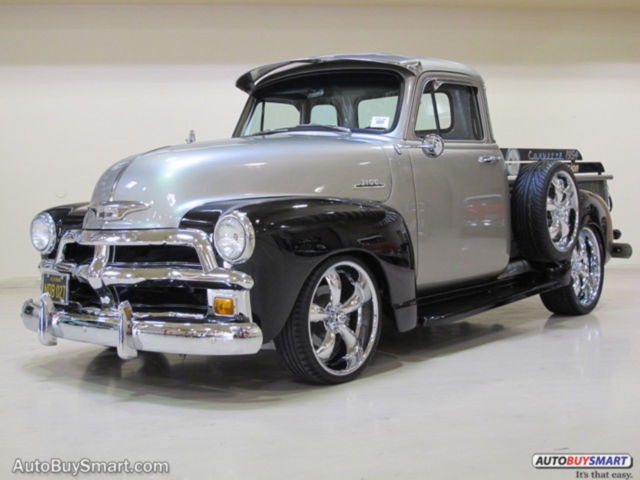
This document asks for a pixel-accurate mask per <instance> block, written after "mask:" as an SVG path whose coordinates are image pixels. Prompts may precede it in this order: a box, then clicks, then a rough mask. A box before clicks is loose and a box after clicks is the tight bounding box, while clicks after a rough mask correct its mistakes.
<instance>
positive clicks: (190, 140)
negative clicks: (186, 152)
mask: <svg viewBox="0 0 640 480" xmlns="http://www.w3.org/2000/svg"><path fill="white" fill-rule="evenodd" d="M184 141H185V143H194V142H195V141H196V132H194V131H193V130H189V136H188V137H187V138H185V139H184Z"/></svg>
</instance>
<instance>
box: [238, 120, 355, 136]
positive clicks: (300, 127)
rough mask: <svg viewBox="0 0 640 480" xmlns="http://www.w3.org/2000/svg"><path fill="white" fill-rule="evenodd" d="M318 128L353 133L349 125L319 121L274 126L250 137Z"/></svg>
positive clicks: (310, 130)
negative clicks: (320, 122)
mask: <svg viewBox="0 0 640 480" xmlns="http://www.w3.org/2000/svg"><path fill="white" fill-rule="evenodd" d="M318 130H324V131H328V132H340V133H351V129H350V128H348V127H340V126H338V125H321V124H319V123H303V124H302V125H296V126H295V127H286V128H274V129H273V130H264V131H262V132H258V133H252V134H251V135H249V136H250V137H255V136H259V135H273V134H274V133H287V132H314V131H318Z"/></svg>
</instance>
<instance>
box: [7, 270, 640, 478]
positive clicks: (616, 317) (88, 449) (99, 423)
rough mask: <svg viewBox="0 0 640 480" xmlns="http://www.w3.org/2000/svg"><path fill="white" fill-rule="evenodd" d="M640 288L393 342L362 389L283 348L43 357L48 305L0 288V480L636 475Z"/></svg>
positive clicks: (65, 352)
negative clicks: (121, 471)
mask: <svg viewBox="0 0 640 480" xmlns="http://www.w3.org/2000/svg"><path fill="white" fill-rule="evenodd" d="M638 287H640V269H632V268H620V267H618V268H617V269H616V268H613V269H610V270H609V271H608V278H607V279H606V283H605V291H604V294H603V298H602V300H601V303H600V305H599V307H598V308H597V309H596V311H595V313H593V314H591V315H588V316H585V317H579V318H563V317H553V316H549V314H548V313H547V311H546V310H545V309H544V307H543V306H542V304H541V302H540V301H539V299H538V298H537V297H535V298H531V299H528V300H525V301H522V302H519V303H516V304H513V305H510V306H507V307H503V308H501V309H498V310H494V311H490V312H488V313H485V314H483V315H480V316H476V317H472V318H470V319H469V321H468V323H466V324H459V325H448V326H444V327H438V328H434V329H432V330H427V329H422V330H418V331H414V332H411V333H408V334H403V335H393V336H391V337H389V338H385V339H383V341H382V343H381V347H380V352H379V353H378V355H377V357H376V358H375V361H374V362H373V363H372V365H371V366H370V368H369V369H368V371H367V373H366V375H365V376H364V377H362V378H361V379H359V380H357V381H355V382H353V383H350V384H347V385H341V386H336V387H311V386H307V385H303V384H300V383H296V382H295V381H292V379H291V378H290V376H289V374H288V373H287V372H286V371H285V370H284V367H283V366H282V365H281V364H280V361H279V359H278V357H277V355H276V353H275V352H274V351H273V350H263V351H262V352H261V353H260V354H258V355H256V356H250V357H242V358H232V357H228V358H204V357H187V358H181V357H179V356H174V355H168V356H165V355H159V354H143V355H142V356H141V358H138V359H136V360H131V361H128V362H121V361H120V360H119V359H118V358H117V356H116V355H115V353H113V352H111V351H107V350H105V349H104V348H101V347H98V346H91V345H83V344H77V343H72V342H66V341H60V342H59V345H58V346H57V347H43V346H41V345H40V344H39V343H38V341H37V339H36V337H35V335H33V334H32V333H30V332H28V331H27V330H25V329H24V328H23V326H22V322H21V321H20V319H19V315H18V311H19V308H20V305H21V303H22V301H23V300H24V299H25V298H27V297H29V296H33V295H36V294H37V292H36V291H34V289H33V288H13V289H3V290H1V291H0V312H1V315H2V318H1V320H0V321H1V322H2V325H3V326H4V331H3V334H4V335H3V342H2V350H1V355H0V379H1V382H0V416H1V422H2V423H1V425H2V433H1V436H0V472H4V473H2V474H1V475H0V477H2V478H8V473H7V472H9V471H10V470H11V467H12V466H13V464H14V461H15V459H16V458H17V457H19V458H21V459H23V460H33V459H35V458H40V459H48V458H52V457H58V458H61V459H64V460H78V459H80V458H83V457H88V458H90V459H92V460H121V459H125V458H126V459H129V460H131V461H137V460H166V461H169V462H170V464H171V475H169V477H170V478H189V479H191V478H194V479H204V478H212V479H243V480H244V479H253V478H255V479H271V478H274V479H275V478H278V479H301V478H304V479H315V478H322V479H327V478H331V479H340V480H342V479H391V478H402V479H418V478H419V479H433V478H438V479H443V478H451V479H463V478H482V479H484V478H486V479H523V478H536V479H548V478H551V479H553V478H564V479H569V478H576V472H575V471H558V470H546V471H541V470H535V469H534V468H533V467H532V466H531V456H532V454H534V453H538V452H577V453H585V452H588V453H593V452H616V453H618V452H622V453H630V454H631V455H633V456H634V457H635V459H636V463H637V462H640V377H639V375H640V373H639V367H640V318H639V312H640V294H639V292H638ZM626 472H629V471H628V470H627V471H626ZM630 472H631V473H633V477H634V478H640V469H639V468H638V467H634V468H633V469H632V470H631V471H630ZM116 477H117V476H116ZM91 478H98V477H96V476H92V477H91ZM109 478H114V476H110V477H109ZM156 478H167V476H166V475H165V476H158V477H156Z"/></svg>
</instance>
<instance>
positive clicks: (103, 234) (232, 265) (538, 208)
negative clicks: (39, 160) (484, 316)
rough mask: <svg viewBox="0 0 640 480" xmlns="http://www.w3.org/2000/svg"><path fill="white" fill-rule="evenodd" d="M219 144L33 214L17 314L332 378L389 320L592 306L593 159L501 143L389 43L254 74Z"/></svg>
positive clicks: (124, 347)
mask: <svg viewBox="0 0 640 480" xmlns="http://www.w3.org/2000/svg"><path fill="white" fill-rule="evenodd" d="M236 86H237V87H239V88H240V89H242V90H243V91H245V92H246V93H247V94H248V100H247V102H246V105H245V107H244V110H243V111H242V114H241V115H240V119H239V121H238V123H237V127H236V129H235V131H234V132H233V137H232V138H231V139H228V140H223V141H205V142H195V141H193V140H194V138H193V136H191V138H190V139H188V140H187V144H182V145H176V146H168V147H163V148H159V149H156V150H151V151H149V152H146V153H142V154H138V155H133V156H131V157H129V158H127V159H125V160H122V161H120V162H118V163H116V164H114V165H113V166H112V167H111V168H109V169H108V170H107V171H106V172H105V173H104V174H103V175H102V177H101V178H100V179H99V180H98V183H97V185H96V186H95V190H94V192H93V196H92V198H91V201H90V202H88V203H84V204H73V205H64V206H58V207H54V208H51V209H48V210H46V211H44V212H41V213H39V214H38V215H37V216H36V217H35V219H34V220H33V221H32V223H31V238H32V243H33V245H34V247H35V248H36V249H37V250H38V251H39V252H40V254H41V257H42V260H41V263H40V267H39V268H40V272H41V278H42V294H41V295H40V296H39V297H38V298H37V299H35V300H28V301H27V302H25V304H24V305H23V308H22V318H23V321H24V323H25V326H26V327H27V328H28V329H30V330H32V331H35V332H37V335H38V337H39V340H40V341H41V342H42V343H43V344H45V345H53V344H56V342H57V339H59V338H63V339H69V340H75V341H80V342H88V343H92V344H99V345H104V346H108V347H112V348H114V349H116V351H117V354H118V355H119V357H121V358H122V359H128V358H133V357H135V356H136V355H137V353H138V351H151V352H164V353H174V354H195V355H241V354H254V353H256V352H258V351H259V350H260V349H261V348H262V346H263V345H264V344H265V343H268V342H271V341H273V342H274V344H275V348H276V350H277V351H278V352H279V353H280V355H281V357H282V359H283V360H284V363H285V364H286V365H287V366H288V367H289V369H290V370H291V372H292V373H293V374H294V375H295V376H297V377H298V378H300V379H302V380H303V381H307V382H314V383H324V384H331V383H339V382H345V381H348V380H351V379H353V378H354V377H356V376H357V375H359V374H360V373H361V372H362V371H363V369H364V368H365V367H366V366H367V364H368V363H369V362H370V361H371V359H372V358H373V356H374V352H375V350H376V347H377V345H378V341H379V338H380V335H381V331H382V324H383V322H389V323H390V324H391V325H393V326H394V327H395V328H396V329H397V330H398V331H401V332H405V331H409V330H411V329H414V328H416V327H419V326H423V325H425V326H430V325H435V324H438V323H441V322H446V321H454V320H458V319H461V318H464V317H466V316H469V315H472V314H475V313H478V312H481V311H484V310H487V309H489V308H493V307H498V306H501V305H505V304H507V303H509V302H513V301H516V300H520V299H523V298H526V297H528V296H531V295H540V296H541V297H542V301H543V303H544V305H545V306H546V307H547V308H548V309H549V310H551V311H552V312H555V313H557V314H561V315H581V314H585V313H587V312H589V311H591V310H592V309H593V308H594V307H595V306H596V304H597V303H598V300H599V298H600V294H601V292H602V284H603V279H604V267H605V263H606V262H607V261H608V260H609V259H610V257H612V256H613V257H624V258H628V257H629V256H630V255H631V247H630V245H628V244H623V243H619V242H616V241H615V240H617V239H618V238H619V237H620V235H621V233H620V231H619V230H614V228H613V223H612V221H611V214H610V210H611V206H612V202H611V199H610V197H609V192H608V189H607V180H610V179H611V178H612V177H611V176H609V175H607V174H605V173H604V169H603V166H602V164H600V163H597V162H585V161H583V160H582V157H581V154H580V152H579V151H578V150H575V149H540V148H538V149H534V148H514V149H500V148H499V147H498V145H497V144H496V142H495V141H494V137H493V133H492V130H491V124H490V121H489V112H488V109H487V99H486V96H485V90H484V85H483V81H482V78H481V77H480V76H479V75H478V73H476V72H475V71H474V70H473V69H471V68H469V67H466V66H464V65H461V64H458V63H453V62H449V61H443V60H436V59H428V58H410V57H404V56H395V55H386V54H362V55H334V56H322V57H313V58H299V59H294V60H289V61H285V62H280V63H274V64H270V65H265V66H262V67H259V68H255V69H253V70H251V71H249V72H248V73H246V74H244V75H242V76H241V77H240V78H239V79H238V81H237V83H236Z"/></svg>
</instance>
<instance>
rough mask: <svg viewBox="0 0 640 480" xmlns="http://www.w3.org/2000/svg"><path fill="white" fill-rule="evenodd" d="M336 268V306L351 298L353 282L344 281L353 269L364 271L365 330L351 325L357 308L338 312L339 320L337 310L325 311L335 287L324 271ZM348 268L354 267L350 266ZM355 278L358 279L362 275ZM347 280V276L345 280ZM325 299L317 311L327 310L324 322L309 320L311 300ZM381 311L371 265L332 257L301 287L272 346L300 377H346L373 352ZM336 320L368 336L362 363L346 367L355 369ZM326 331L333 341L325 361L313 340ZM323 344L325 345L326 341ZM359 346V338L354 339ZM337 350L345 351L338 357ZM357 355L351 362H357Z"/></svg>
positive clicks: (324, 379)
mask: <svg viewBox="0 0 640 480" xmlns="http://www.w3.org/2000/svg"><path fill="white" fill-rule="evenodd" d="M334 268H335V269H336V270H333V272H338V273H339V276H340V279H341V280H340V285H341V286H340V294H339V295H337V296H338V297H339V298H340V305H344V304H346V300H347V299H353V298H355V294H356V290H355V286H354V283H351V284H350V285H348V283H349V282H350V281H351V280H352V279H353V276H354V275H355V273H353V272H356V273H358V275H361V272H363V273H364V274H365V275H366V276H367V281H370V286H369V290H370V294H371V296H370V299H369V300H367V301H365V302H363V303H362V307H361V309H369V310H367V311H368V312H369V313H370V317H371V326H370V328H369V329H367V328H360V329H358V328H351V327H352V326H353V325H354V323H353V322H354V321H355V323H357V317H358V315H357V313H356V312H358V311H359V310H356V311H353V312H351V313H349V314H342V315H343V316H342V318H341V320H338V316H339V314H338V313H337V311H336V313H335V314H333V315H332V314H326V313H325V312H326V311H327V309H329V310H330V309H331V308H332V306H331V305H332V301H333V293H332V292H333V291H331V290H330V287H329V283H328V281H327V279H326V278H327V277H326V275H329V274H330V273H331V272H332V269H334ZM350 269H352V271H351V270H350ZM363 278H364V277H363ZM358 279H360V276H359V277H358ZM345 280H347V283H346V284H345ZM343 287H346V288H343ZM323 288H324V291H325V292H327V291H330V293H328V294H327V293H325V294H324V295H321V293H320V292H322V289H323ZM351 289H353V290H351ZM365 296H366V295H365ZM327 298H328V303H327V304H325V305H324V310H323V312H322V313H318V315H320V316H322V315H326V317H325V318H326V321H325V320H321V321H312V320H311V317H312V315H311V311H310V309H311V306H312V301H314V302H315V303H314V305H320V304H321V303H323V300H324V299H327ZM381 312H382V304H381V301H380V294H379V293H378V288H377V283H376V279H375V277H374V275H373V273H372V272H371V270H370V269H369V268H368V267H367V266H366V265H365V264H364V263H363V262H361V261H360V260H358V259H356V258H353V257H350V256H342V255H341V256H338V257H333V258H330V259H328V260H327V261H325V262H323V263H322V264H321V265H320V266H318V268H316V269H315V270H314V272H313V273H312V274H311V275H310V276H309V278H308V279H307V280H306V281H305V283H304V285H303V286H302V289H301V290H300V294H299V295H298V299H297V300H296V303H295V305H294V307H293V311H292V313H291V316H290V317H289V319H288V320H287V323H286V324H285V326H284V327H283V329H282V331H281V332H280V333H279V334H278V336H277V337H276V338H275V339H274V343H275V345H276V350H277V351H278V353H279V354H280V356H281V357H282V359H283V360H284V363H285V364H286V365H287V367H288V368H289V370H291V372H292V373H293V374H294V375H295V376H296V377H297V378H298V379H300V380H302V381H305V382H308V383H316V384H337V383H344V382H348V381H350V380H353V379H354V378H356V377H357V376H358V375H360V374H361V373H362V371H363V370H364V369H365V368H366V366H367V365H368V363H369V362H370V361H371V358H372V357H373V356H374V353H375V351H376V348H377V345H378V341H379V339H380V332H381V329H382V318H381ZM361 313H362V317H361V318H365V317H366V316H367V315H366V314H365V313H364V312H363V311H361ZM354 314H355V315H354ZM340 321H341V322H342V323H341V325H342V327H344V326H347V327H349V328H351V331H350V333H354V332H359V333H360V334H361V335H360V337H362V340H363V341H362V344H364V341H365V340H366V345H363V348H362V349H361V351H362V352H363V355H365V353H366V356H364V357H363V358H362V359H360V360H362V363H361V364H358V366H357V368H355V369H354V370H353V371H350V368H353V366H349V362H348V361H347V360H344V359H346V358H347V357H348V356H349V347H348V345H347V342H346V341H345V339H343V337H342V335H341V334H340V333H339V332H338V331H337V330H333V328H334V326H335V325H338V328H342V327H340V323H339V322H340ZM331 322H333V323H331ZM329 323H331V325H332V326H331V328H330V327H329V326H327V325H329ZM363 324H364V322H363ZM329 330H332V331H333V346H332V347H331V352H329V358H328V359H327V361H326V362H323V361H322V360H321V359H320V358H319V356H318V355H320V354H319V353H318V352H319V351H320V347H321V345H320V346H316V345H314V341H317V340H319V339H320V338H321V337H322V336H323V335H324V340H325V341H326V340H327V338H329V336H330V332H329ZM363 332H364V333H363ZM356 337H357V335H356ZM356 337H352V338H356ZM358 338H359V337H358ZM340 342H341V343H340ZM321 343H322V344H324V342H321ZM357 345H360V343H357ZM327 350H328V349H327V348H325V350H324V352H322V355H324V354H326V352H327ZM352 351H353V350H352ZM341 353H344V355H343V356H342V357H341V356H340V354H341ZM351 358H353V359H355V358H357V356H356V355H355V354H354V355H353V356H351ZM360 360H357V361H356V360H353V361H354V362H356V363H359V362H360ZM330 362H331V363H330ZM341 362H344V366H345V368H344V369H343V370H342V371H340V369H339V368H338V367H339V366H340V365H342V363H341ZM334 365H336V367H334ZM347 367H348V368H347Z"/></svg>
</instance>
